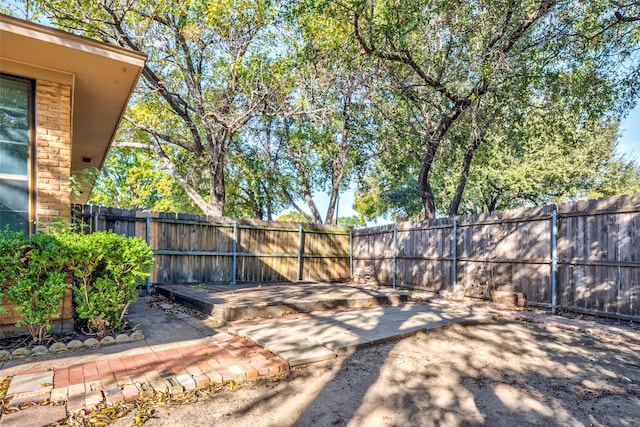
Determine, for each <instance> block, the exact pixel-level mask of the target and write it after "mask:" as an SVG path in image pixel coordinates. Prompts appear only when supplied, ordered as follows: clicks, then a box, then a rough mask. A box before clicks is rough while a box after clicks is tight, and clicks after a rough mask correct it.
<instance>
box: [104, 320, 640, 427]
mask: <svg viewBox="0 0 640 427" xmlns="http://www.w3.org/2000/svg"><path fill="white" fill-rule="evenodd" d="M638 354H640V342H639V341H634V342H626V341H621V340H616V339H602V338H599V337H596V336H594V335H591V334H589V333H587V332H584V331H576V330H571V329H567V328H562V329H561V328H557V327H551V326H543V325H537V324H531V323H527V322H506V321H504V322H502V321H499V322H493V323H489V324H482V325H475V326H455V327H450V328H447V329H444V330H435V331H433V332H431V333H428V334H421V335H417V336H413V337H409V338H405V339H402V340H399V341H392V342H388V343H384V344H380V345H376V346H372V347H368V348H363V349H359V350H357V351H355V352H353V353H351V354H347V355H344V356H342V357H339V358H338V359H336V360H335V361H331V362H325V363H320V364H312V365H308V366H305V367H302V368H301V369H295V370H292V371H291V372H290V373H289V374H288V375H287V376H286V377H285V378H283V379H275V380H266V381H260V382H253V383H249V384H247V385H246V386H245V387H243V388H242V389H240V390H236V391H231V390H228V389H224V390H223V391H222V392H219V393H216V394H214V395H213V396H212V397H211V398H207V399H206V400H201V401H199V402H197V403H194V404H190V405H184V406H167V407H163V408H159V409H156V411H155V413H154V416H153V417H152V418H151V419H150V420H149V421H148V422H147V423H146V424H145V425H148V426H176V425H183V426H187V425H216V426H234V427H235V426H256V425H261V426H266V425H269V426H286V425H301V426H330V425H350V426H396V425H397V426H409V425H412V426H415V425H426V426H429V425H442V426H461V425H490V426H514V425H518V426H522V425H563V426H582V425H594V426H635V425H638V422H639V420H640V386H639V383H640V369H639V368H640V364H639V362H638ZM130 423H131V415H129V416H127V417H125V418H124V419H122V420H120V421H118V422H116V423H115V424H114V425H116V426H128V425H130Z"/></svg>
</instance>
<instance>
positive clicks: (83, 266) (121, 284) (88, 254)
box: [64, 232, 153, 335]
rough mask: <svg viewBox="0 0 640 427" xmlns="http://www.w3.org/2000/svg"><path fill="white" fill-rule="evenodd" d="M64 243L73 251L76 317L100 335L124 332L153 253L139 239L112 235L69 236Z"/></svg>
mask: <svg viewBox="0 0 640 427" xmlns="http://www.w3.org/2000/svg"><path fill="white" fill-rule="evenodd" d="M64 239H65V241H66V242H67V245H68V246H69V247H70V249H71V262H70V263H69V267H70V271H71V272H72V273H73V275H74V278H75V288H74V302H75V309H76V314H77V315H78V316H79V317H80V318H81V319H86V320H87V321H88V324H89V327H90V328H91V329H92V330H93V331H95V332H97V333H98V334H99V335H105V334H109V333H111V332H113V331H115V330H118V329H120V328H122V326H123V319H124V315H125V314H126V312H127V309H128V308H129V305H130V304H131V303H132V302H134V301H135V300H136V297H137V285H138V284H142V283H143V281H144V279H145V278H147V277H148V276H149V274H150V272H151V268H152V266H153V253H152V251H151V249H150V248H149V246H148V245H147V244H146V242H145V241H144V240H142V239H140V238H137V237H134V238H129V237H126V236H121V235H117V234H113V233H110V232H99V233H94V234H67V235H65V236H64Z"/></svg>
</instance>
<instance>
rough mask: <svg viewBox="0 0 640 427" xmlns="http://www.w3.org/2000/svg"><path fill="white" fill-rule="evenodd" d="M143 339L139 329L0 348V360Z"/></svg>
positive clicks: (4, 360)
mask: <svg viewBox="0 0 640 427" xmlns="http://www.w3.org/2000/svg"><path fill="white" fill-rule="evenodd" d="M143 339H144V334H143V333H142V332H140V331H135V332H133V333H131V334H130V335H128V334H119V335H117V336H116V337H115V338H114V337H112V336H106V337H104V338H102V339H101V340H97V339H96V338H87V339H86V340H84V341H80V340H73V341H69V342H68V343H67V344H64V343H61V342H56V343H53V344H51V345H50V346H49V347H47V346H45V345H37V346H35V347H33V348H32V349H28V348H27V347H20V348H16V349H15V350H13V351H12V352H9V351H7V350H0V362H6V361H8V360H11V359H22V358H25V357H29V356H44V355H46V354H57V353H64V352H66V351H77V350H82V349H89V348H97V347H102V346H104V345H109V344H115V343H123V342H129V341H140V340H143Z"/></svg>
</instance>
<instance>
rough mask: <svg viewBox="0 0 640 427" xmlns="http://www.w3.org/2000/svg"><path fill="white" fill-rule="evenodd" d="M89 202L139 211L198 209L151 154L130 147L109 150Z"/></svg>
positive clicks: (180, 211)
mask: <svg viewBox="0 0 640 427" xmlns="http://www.w3.org/2000/svg"><path fill="white" fill-rule="evenodd" d="M90 202H91V203H92V204H94V205H98V206H104V207H115V208H120V209H131V210H140V211H152V212H179V213H194V214H197V213H201V212H202V211H201V210H200V209H198V208H196V207H195V205H193V203H191V202H190V201H189V198H188V197H187V195H186V193H185V192H184V190H183V189H182V188H180V185H179V184H178V182H177V181H176V180H175V179H174V178H173V177H172V176H171V173H170V172H169V171H167V170H166V168H164V167H163V166H162V163H161V162H160V161H158V159H156V158H155V157H154V156H153V155H152V153H149V152H147V151H143V150H134V149H131V148H117V147H114V148H112V149H111V150H110V151H109V154H108V155H107V158H106V160H105V163H104V166H103V169H102V173H101V174H100V175H99V176H98V178H97V181H96V185H95V186H94V187H93V191H92V192H91V198H90Z"/></svg>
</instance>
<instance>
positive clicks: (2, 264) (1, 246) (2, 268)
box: [0, 226, 24, 314]
mask: <svg viewBox="0 0 640 427" xmlns="http://www.w3.org/2000/svg"><path fill="white" fill-rule="evenodd" d="M23 240H24V239H23V233H20V232H15V231H11V230H9V226H7V228H5V229H4V230H3V231H0V301H2V298H3V297H4V291H5V289H6V288H7V287H8V286H9V283H10V281H11V279H12V278H13V276H14V273H15V265H16V263H17V261H18V257H17V253H18V248H20V245H22V243H23ZM5 311H6V310H5V309H4V307H3V306H1V305H0V314H1V313H4V312H5Z"/></svg>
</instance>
